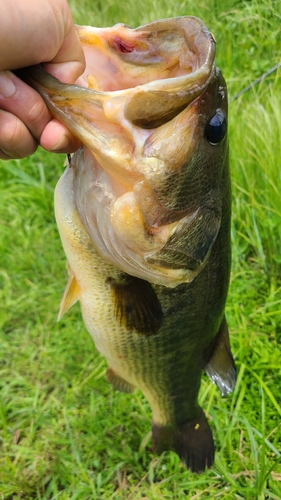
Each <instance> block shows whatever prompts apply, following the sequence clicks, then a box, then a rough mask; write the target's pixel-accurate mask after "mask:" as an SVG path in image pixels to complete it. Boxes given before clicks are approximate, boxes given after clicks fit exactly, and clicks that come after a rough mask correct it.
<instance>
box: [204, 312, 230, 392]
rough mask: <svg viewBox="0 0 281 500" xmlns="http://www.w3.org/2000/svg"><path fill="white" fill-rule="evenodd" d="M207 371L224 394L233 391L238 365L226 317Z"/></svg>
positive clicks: (206, 367)
mask: <svg viewBox="0 0 281 500" xmlns="http://www.w3.org/2000/svg"><path fill="white" fill-rule="evenodd" d="M205 371H206V373H207V375H208V377H209V378H210V379H211V380H212V382H214V383H215V384H216V385H217V386H218V388H219V390H220V391H221V394H222V396H225V395H226V394H229V393H230V392H232V391H233V389H234V387H235V382H236V367H235V363H234V359H233V356H232V353H231V350H230V344H229V333H228V327H227V322H226V319H225V318H223V320H222V323H221V326H220V329H219V332H218V335H217V337H216V341H215V345H214V347H213V350H212V352H211V355H210V357H209V360H208V362H207V364H206V366H205Z"/></svg>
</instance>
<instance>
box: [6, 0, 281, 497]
mask: <svg viewBox="0 0 281 500" xmlns="http://www.w3.org/2000/svg"><path fill="white" fill-rule="evenodd" d="M195 4H196V5H195ZM70 5H71V9H72V12H73V16H74V18H75V21H76V22H77V23H79V24H92V25H96V26H110V25H112V24H115V23H117V22H122V23H126V24H128V25H130V26H137V25H140V24H144V23H147V22H149V21H152V20H154V19H157V18H161V17H171V16H178V15H187V14H190V15H195V16H198V17H200V18H201V19H202V20H203V21H204V22H205V23H206V25H207V26H208V28H209V29H210V30H211V31H212V33H213V34H214V36H215V38H216V41H217V64H218V66H219V67H220V68H221V70H222V72H223V74H224V76H225V78H226V80H227V82H228V89H229V101H230V104H229V137H230V148H231V149H230V151H231V158H230V161H231V171H232V197H233V216H232V252H233V258H232V261H233V262H232V275H231V285H230V290H229V296H228V302H227V308H226V314H227V319H228V323H229V327H230V332H231V345H232V351H233V353H234V357H235V361H236V365H237V369H238V380H237V385H236V388H235V391H234V393H233V394H231V395H230V396H228V397H226V398H222V397H221V396H220V394H219V391H218V389H217V388H216V387H215V386H214V385H213V384H212V383H211V382H210V381H209V380H208V379H207V377H206V376H205V375H204V376H203V380H202V387H201V392H200V404H201V405H202V406H203V408H204V410H205V412H206V413H207V415H208V417H209V419H210V423H211V427H212V430H213V433H214V437H215V442H216V449H217V453H216V461H215V465H214V467H213V468H212V469H211V470H209V471H207V472H206V473H205V474H202V475H195V474H191V473H190V472H188V471H187V470H186V469H185V468H184V467H183V466H182V465H181V463H180V460H179V458H178V457H177V456H176V455H175V454H174V453H172V452H166V453H164V454H162V455H161V456H160V457H157V456H155V455H154V454H153V452H152V445H151V439H150V425H151V411H150V408H149V405H148V403H147V402H146V400H145V399H144V398H143V396H142V395H141V393H140V392H136V393H135V394H133V395H126V394H122V393H119V392H116V391H114V390H113V389H112V387H111V386H110V385H109V384H108V383H107V382H106V381H105V379H104V373H105V370H106V363H105V360H104V359H103V358H102V357H101V356H100V355H99V354H98V353H97V352H96V350H95V347H94V344H93V342H92V340H91V338H90V336H89V334H88V333H87V331H86V329H85V327H84V325H83V323H82V320H81V315H80V311H79V305H78V304H76V305H75V306H74V307H73V308H72V309H71V310H70V311H69V312H68V313H67V314H66V315H65V316H64V317H63V319H62V320H61V321H60V322H59V323H57V321H56V318H57V313H58V308H59V303H60V299H61V296H62V293H63V290H64V287H65V284H66V280H67V275H66V270H65V256H64V254H63V250H62V248H61V243H60V239H59V235H58V231H57V228H56V224H55V220H54V215H53V192H54V187H55V185H56V183H57V181H58V179H59V177H60V175H61V174H62V172H63V162H64V158H63V157H62V156H59V155H58V156H56V155H52V154H48V153H46V152H44V151H43V150H41V149H38V151H37V152H36V154H34V155H33V156H32V157H30V158H27V159H25V160H22V161H18V160H14V161H9V162H0V192H1V206H0V220H1V225H0V256H1V261H0V262H1V264H0V266H1V267H0V298H1V300H0V311H1V312H0V348H1V359H0V373H1V377H0V391H1V392H0V499H3V500H20V499H24V500H29V499H33V498H34V499H38V500H39V499H40V500H41V499H42V500H43V499H44V500H47V499H48V500H51V499H52V500H53V499H59V500H70V499H71V500H74V499H77V500H90V499H128V500H136V499H141V498H142V499H144V498H146V499H149V500H150V499H152V500H154V499H182V498H187V499H190V500H195V499H196V500H197V499H200V500H205V499H207V498H211V499H213V498H218V499H228V500H233V499H241V500H242V499H243V500H244V499H247V500H248V499H249V500H268V499H270V500H271V499H272V500H281V396H280V394H281V362H280V349H281V196H280V193H281V148H280V137H281V68H279V69H278V70H277V71H275V72H274V73H272V74H271V75H270V76H269V77H267V78H266V79H264V80H263V81H262V82H261V83H259V84H258V85H256V86H255V87H253V88H252V89H251V90H249V91H248V92H246V93H245V94H244V95H243V96H241V97H239V98H238V99H234V97H235V95H236V93H237V92H239V91H240V90H241V89H242V88H243V87H245V86H246V85H248V84H249V83H251V82H253V81H254V80H255V79H256V78H258V77H259V76H260V75H261V74H262V73H264V72H265V71H267V70H268V69H269V68H270V67H272V66H274V65H275V64H277V63H278V62H280V60H281V2H280V1H278V0H276V1H275V0H252V1H246V0H245V1H240V0H222V1H221V2H218V1H217V0H205V1H203V0H199V1H198V2H194V1H193V2H191V1H190V0H182V1H180V0H179V1H177V0H176V1H174V2H171V1H170V0H169V1H168V0H154V2H149V1H148V0H144V1H143V2H135V1H134V0H127V1H126V2H124V3H120V2H117V0H108V2H106V3H105V2H104V1H100V0H96V1H95V2H89V0H80V1H78V0H71V1H70ZM93 5H94V7H93Z"/></svg>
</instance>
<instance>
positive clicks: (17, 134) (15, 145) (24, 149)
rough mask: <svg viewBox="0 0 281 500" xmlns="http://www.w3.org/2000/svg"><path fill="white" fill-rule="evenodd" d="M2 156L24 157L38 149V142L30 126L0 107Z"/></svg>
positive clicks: (6, 157) (7, 157)
mask: <svg viewBox="0 0 281 500" xmlns="http://www.w3.org/2000/svg"><path fill="white" fill-rule="evenodd" d="M0 129H1V134H0V150H1V153H0V157H1V158H2V159H4V160H6V159H9V158H24V157H25V156H30V155H31V154H33V153H34V151H36V149H37V145H38V142H37V141H36V140H35V139H34V137H33V136H32V135H31V134H30V132H29V130H28V128H27V127H26V126H25V125H24V123H23V122H22V121H21V120H20V119H19V118H17V117H16V116H15V115H13V114H11V113H9V112H8V111H5V110H2V109H0Z"/></svg>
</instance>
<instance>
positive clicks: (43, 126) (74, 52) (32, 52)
mask: <svg viewBox="0 0 281 500" xmlns="http://www.w3.org/2000/svg"><path fill="white" fill-rule="evenodd" d="M0 47H2V49H1V51H2V53H0V128H1V135H0V159H10V158H23V157H25V156H29V155H31V154H32V153H34V151H35V150H36V149H37V146H38V143H40V145H41V146H42V147H43V148H44V149H46V150H47V151H54V152H57V153H67V152H68V153H70V152H73V151H75V150H76V149H77V148H78V147H79V145H80V142H79V141H78V140H77V139H76V138H74V137H73V136H72V134H71V133H70V132H69V131H68V130H67V129H66V128H65V127H64V126H63V125H62V124H60V123H59V122H58V121H57V120H55V119H52V117H51V115H50V113H49V111H48V109H47V107H46V105H45V104H44V102H43V100H42V98H41V97H40V96H39V94H37V92H36V91H35V90H33V89H32V88H31V87H29V86H28V85H26V84H25V83H24V82H23V81H21V80H20V79H19V78H17V77H16V76H15V75H14V74H13V73H12V72H11V71H10V70H14V69H18V68H22V67H25V66H30V65H33V64H39V63H44V64H43V66H44V69H45V70H46V71H48V72H49V73H51V74H53V75H54V76H56V77H57V78H58V79H59V80H61V81H63V82H68V83H73V82H75V81H76V79H77V78H78V77H79V76H80V75H81V74H82V73H83V71H84V68H85V61H84V55H83V51H82V48H81V45H80V42H79V39H78V36H77V33H76V30H75V27H74V24H73V20H72V16H71V12H70V9H69V6H68V4H67V2H66V0H13V2H9V3H8V2H5V3H4V2H1V5H0ZM3 47H4V49H3Z"/></svg>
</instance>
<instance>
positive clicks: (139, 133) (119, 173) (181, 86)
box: [31, 17, 227, 287]
mask: <svg viewBox="0 0 281 500" xmlns="http://www.w3.org/2000/svg"><path fill="white" fill-rule="evenodd" d="M77 30H78V34H79V36H80V39H81V43H82V45H83V47H84V49H85V53H86V60H87V73H88V71H91V68H94V76H91V75H90V76H88V82H89V86H90V87H92V88H83V87H78V86H74V85H66V84H62V83H61V82H58V81H57V80H56V79H55V78H54V77H52V76H51V75H47V76H46V74H44V73H43V72H42V70H41V69H40V68H36V69H34V70H33V71H32V73H31V83H32V84H33V85H34V87H35V88H36V89H37V90H38V92H39V93H40V94H41V95H42V97H43V98H44V100H45V102H46V103H47V105H48V107H49V109H50V111H51V112H52V114H53V115H54V116H55V117H56V118H57V119H58V120H60V121H61V122H62V123H64V124H65V125H66V126H67V127H68V128H69V129H70V130H71V131H72V132H73V134H74V135H76V136H77V137H79V138H80V139H81V140H82V142H83V144H84V145H85V146H84V160H83V164H84V167H83V169H82V168H81V166H80V165H79V162H78V161H77V157H76V156H75V155H74V157H73V160H72V167H73V168H75V171H76V174H75V182H76V185H75V192H76V203H77V206H78V208H79V211H80V215H81V219H82V220H83V222H84V224H85V227H86V228H87V231H88V233H89V235H90V236H91V238H92V239H93V241H94V243H95V245H96V248H97V250H98V251H99V253H100V254H101V255H104V256H105V258H107V259H108V260H109V262H110V263H112V264H114V265H116V266H117V267H119V268H120V269H122V270H124V271H125V272H127V273H129V274H132V275H133V276H136V277H139V278H141V279H145V280H148V281H150V282H152V283H155V284H161V285H165V286H168V287H175V286H177V285H178V284H180V283H189V282H191V281H193V279H194V278H195V277H196V276H197V275H198V273H199V272H200V271H201V270H202V268H203V267H204V266H205V264H206V261H207V259H208V256H209V254H210V251H211V248H212V244H213V242H214V241H215V238H216V236H217V234H218V231H219V226H220V214H221V206H220V205H221V203H220V196H221V191H220V185H219V182H217V183H216V182H215V183H214V182H211V183H206V181H205V180H204V182H201V180H200V178H199V176H198V172H196V165H197V164H198V163H204V165H205V163H206V162H202V149H203V151H204V148H205V143H204V141H205V138H204V137H202V136H203V134H202V131H203V130H204V127H205V124H206V123H205V121H206V120H208V119H209V118H210V117H211V114H210V113H209V114H208V115H206V113H205V114H204V113H203V112H202V108H204V102H205V100H206V99H207V101H208V99H209V97H208V95H209V94H212V92H210V91H209V89H210V88H212V89H213V91H214V95H211V98H213V100H214V101H216V100H217V80H218V73H217V70H216V68H215V65H214V56H215V43H214V40H213V37H212V35H211V34H210V33H209V32H208V30H207V29H206V27H205V26H204V24H203V23H202V22H201V21H200V20H198V19H196V18H193V17H183V18H175V19H166V20H160V21H156V22H154V23H150V24H148V25H145V26H141V27H140V28H137V29H131V28H129V27H127V26H124V25H117V26H115V27H113V28H106V29H98V28H91V27H78V28H77ZM97 62H98V64H97ZM97 66H98V67H100V68H101V71H100V73H99V71H98V70H97ZM104 75H107V76H108V75H109V76H110V77H109V78H106V76H104ZM85 76H86V75H85ZM125 80H126V81H125ZM114 82H115V83H114ZM120 87H121V88H122V90H120ZM206 96H207V98H206ZM225 102H226V98H225V100H224V104H223V106H225ZM212 107H213V108H214V105H212ZM215 109H216V108H214V113H215ZM202 117H203V118H204V120H205V121H204V120H203V119H202ZM202 143H203V144H202ZM216 147H217V149H219V150H221V149H222V150H223V151H222V153H221V154H220V158H221V157H222V156H223V158H226V154H225V151H226V149H227V140H226V139H225V140H224V141H223V144H222V145H219V146H216ZM207 153H208V154H209V152H208V151H207ZM91 155H92V158H91ZM78 156H79V158H80V159H81V154H80V153H79V155H78ZM204 156H205V151H204ZM210 156H211V162H212V156H214V157H218V156H219V155H218V154H215V155H214V154H213V153H211V154H210ZM85 158H87V161H86V160H85ZM213 163H214V162H213ZM220 164H221V161H220V162H219V165H220ZM205 167H206V169H208V165H205ZM82 170H83V173H82ZM86 170H88V173H87V174H86V175H85V171H86ZM99 171H100V172H99ZM199 171H200V169H199ZM204 175H205V174H204ZM220 175H221V173H220V172H219V173H218V177H219V176H220ZM85 178H87V179H89V178H91V183H90V185H91V190H92V192H91V193H90V191H89V189H88V186H89V184H86V185H85V186H83V182H84V181H83V179H85ZM194 179H195V184H196V186H197V189H196V192H195V193H193V194H192V195H190V196H186V193H187V192H188V191H189V187H188V186H189V185H190V184H191V183H194ZM102 183H104V185H103V186H101V184H102ZM201 184H202V189H201V190H200V189H198V186H199V185H201ZM109 192H111V196H108V193H109ZM94 193H96V194H97V196H96V199H99V200H101V199H102V202H101V203H100V204H99V206H97V202H96V201H95V200H94V197H95V195H94ZM206 197H207V198H206ZM195 198H196V199H195ZM206 199H207V201H206ZM210 199H211V200H212V201H211V206H208V207H207V208H206V209H205V207H204V206H203V208H201V205H202V203H203V204H204V203H205V204H206V203H207V204H208V203H209V201H208V200H210ZM89 200H90V202H89ZM105 200H107V201H108V205H107V206H106V204H105ZM214 200H215V201H214ZM209 205H210V204H209ZM102 207H103V211H102ZM97 213H98V214H99V215H97ZM202 219H204V220H205V222H204V223H203V225H202V224H201V222H200V221H201V220H202ZM97 220H99V221H100V222H99V225H98V227H97V226H95V223H96V221H97ZM208 223H211V224H213V226H214V228H213V230H212V231H211V233H212V234H211V235H208V237H207V243H205V242H204V234H203V233H204V230H205V228H206V224H208ZM195 226H199V229H198V230H196V227H195ZM201 226H202V227H201ZM190 231H191V232H190ZM194 231H195V232H196V231H197V233H196V237H197V239H198V238H199V240H200V241H199V243H198V245H199V246H201V247H202V246H205V247H207V248H206V251H205V252H203V253H202V252H201V253H200V252H199V253H200V255H199V254H198V251H197V249H193V248H191V249H190V252H191V255H187V256H186V255H185V254H186V252H185V250H184V251H183V248H184V244H185V241H186V240H187V241H188V240H189V238H190V236H193V235H194V234H195V233H194ZM189 246H190V245H187V248H189ZM188 252H189V250H188ZM175 260H176V261H177V262H174V261H175Z"/></svg>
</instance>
